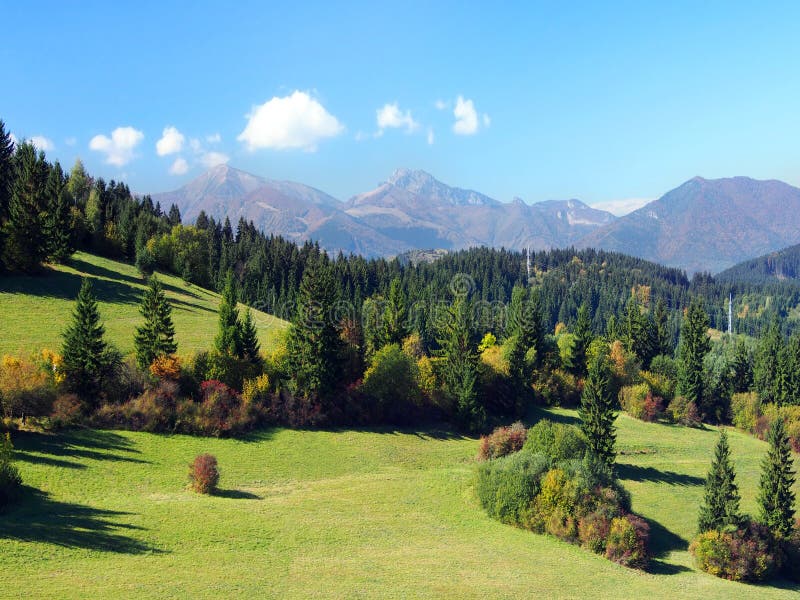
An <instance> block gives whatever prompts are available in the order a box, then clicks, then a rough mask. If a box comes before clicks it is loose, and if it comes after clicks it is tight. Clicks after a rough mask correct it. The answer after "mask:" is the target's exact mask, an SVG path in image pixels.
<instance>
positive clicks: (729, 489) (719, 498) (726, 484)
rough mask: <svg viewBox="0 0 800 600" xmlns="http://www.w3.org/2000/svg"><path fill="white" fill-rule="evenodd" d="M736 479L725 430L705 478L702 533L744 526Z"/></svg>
mask: <svg viewBox="0 0 800 600" xmlns="http://www.w3.org/2000/svg"><path fill="white" fill-rule="evenodd" d="M735 479H736V473H735V472H734V469H733V464H732V463H731V457H730V448H729V447H728V434H727V433H725V430H724V429H723V430H722V431H721V432H720V435H719V442H717V448H716V450H715V452H714V460H713V461H712V463H711V470H710V471H709V472H708V477H707V478H706V485H705V498H704V501H703V505H702V506H701V507H700V516H699V518H698V523H697V527H698V529H699V531H700V533H703V532H704V531H710V530H712V529H717V530H721V529H723V528H724V527H727V526H733V527H738V526H739V525H740V524H741V520H742V517H741V515H740V514H739V488H738V487H737V486H736V482H735Z"/></svg>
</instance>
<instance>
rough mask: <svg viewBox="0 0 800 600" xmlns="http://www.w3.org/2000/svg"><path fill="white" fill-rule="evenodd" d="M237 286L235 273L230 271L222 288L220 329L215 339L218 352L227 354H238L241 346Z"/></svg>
mask: <svg viewBox="0 0 800 600" xmlns="http://www.w3.org/2000/svg"><path fill="white" fill-rule="evenodd" d="M238 302H239V300H238V296H237V294H236V286H235V284H234V281H233V273H230V272H229V273H228V276H227V277H226V279H225V287H224V288H223V289H222V301H221V302H220V304H219V331H218V333H217V337H216V338H215V340H214V347H215V348H216V350H217V352H219V353H220V354H224V355H227V356H237V355H238V354H239V349H240V347H241V340H240V339H239V310H238V309H237V308H236V306H237V304H238Z"/></svg>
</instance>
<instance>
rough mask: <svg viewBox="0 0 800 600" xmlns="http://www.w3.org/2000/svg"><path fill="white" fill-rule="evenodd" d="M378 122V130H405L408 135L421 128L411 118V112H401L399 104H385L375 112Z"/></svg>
mask: <svg viewBox="0 0 800 600" xmlns="http://www.w3.org/2000/svg"><path fill="white" fill-rule="evenodd" d="M375 116H376V120H377V122H378V129H379V130H381V131H383V130H384V129H390V128H391V129H405V130H406V133H411V132H412V131H415V130H416V129H417V128H418V127H419V123H417V122H416V121H415V120H414V117H412V116H411V111H410V110H407V111H405V112H403V111H401V110H400V107H399V106H398V105H397V102H395V103H393V104H384V105H383V107H382V108H379V109H378V110H376V111H375Z"/></svg>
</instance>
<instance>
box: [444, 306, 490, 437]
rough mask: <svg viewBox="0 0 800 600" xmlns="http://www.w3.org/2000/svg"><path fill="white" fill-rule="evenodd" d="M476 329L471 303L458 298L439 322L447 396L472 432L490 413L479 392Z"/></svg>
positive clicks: (461, 420)
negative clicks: (473, 325)
mask: <svg viewBox="0 0 800 600" xmlns="http://www.w3.org/2000/svg"><path fill="white" fill-rule="evenodd" d="M474 337H475V335H474V332H473V330H472V319H471V304H470V303H469V301H468V300H467V299H465V298H464V297H462V296H458V297H457V298H456V299H455V301H454V302H453V304H452V305H451V306H450V307H448V308H447V311H446V312H445V315H444V318H443V319H441V321H440V323H439V338H438V339H437V341H438V342H439V346H440V350H439V351H437V355H438V356H439V357H440V358H441V359H442V362H441V373H442V380H443V382H444V388H445V392H446V393H447V395H448V396H449V397H450V399H451V400H452V401H453V403H454V404H455V407H456V419H457V420H458V422H459V424H460V425H461V426H462V427H464V428H465V429H467V430H469V431H477V430H478V429H480V428H481V427H482V426H483V424H484V423H485V421H486V410H485V409H484V407H483V405H481V403H480V402H479V401H478V395H477V390H476V382H477V374H478V357H477V354H476V352H475V347H476V345H475V340H474Z"/></svg>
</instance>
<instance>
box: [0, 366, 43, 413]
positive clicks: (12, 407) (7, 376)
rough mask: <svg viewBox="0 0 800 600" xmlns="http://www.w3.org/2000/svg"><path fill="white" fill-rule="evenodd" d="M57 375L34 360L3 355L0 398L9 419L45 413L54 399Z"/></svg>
mask: <svg viewBox="0 0 800 600" xmlns="http://www.w3.org/2000/svg"><path fill="white" fill-rule="evenodd" d="M55 395H56V393H55V386H54V377H53V374H52V373H51V372H48V371H47V370H46V368H45V369H43V368H42V366H41V365H38V364H36V363H35V362H34V361H32V360H22V359H19V358H15V357H13V356H4V357H3V360H2V362H0V402H1V403H2V410H3V416H4V417H5V418H7V419H15V418H22V419H23V420H24V419H25V417H44V416H47V415H48V414H50V411H51V410H52V406H53V401H54V400H55Z"/></svg>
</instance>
